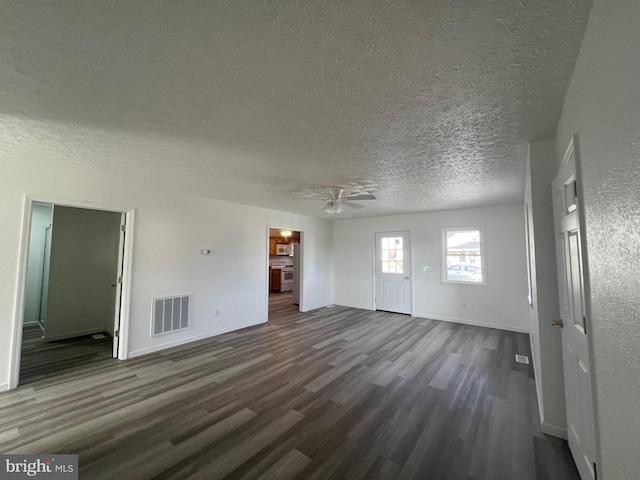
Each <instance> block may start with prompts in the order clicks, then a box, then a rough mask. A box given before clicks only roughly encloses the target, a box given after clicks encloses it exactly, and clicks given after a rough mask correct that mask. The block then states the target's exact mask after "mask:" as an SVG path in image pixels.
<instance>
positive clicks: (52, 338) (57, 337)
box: [42, 328, 106, 342]
mask: <svg viewBox="0 0 640 480" xmlns="http://www.w3.org/2000/svg"><path fill="white" fill-rule="evenodd" d="M103 332H106V330H105V329H102V330H99V329H95V328H92V329H90V330H83V331H80V332H70V333H64V334H62V335H53V336H50V337H42V341H43V342H56V341H58V340H66V339H67V338H75V337H84V336H86V335H93V334H95V333H103Z"/></svg>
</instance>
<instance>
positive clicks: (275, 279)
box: [269, 268, 282, 293]
mask: <svg viewBox="0 0 640 480" xmlns="http://www.w3.org/2000/svg"><path fill="white" fill-rule="evenodd" d="M270 271H271V274H270V276H271V281H270V282H269V285H270V289H269V291H270V292H271V293H280V286H281V285H280V281H281V273H282V271H281V270H280V269H279V268H271V269H270Z"/></svg>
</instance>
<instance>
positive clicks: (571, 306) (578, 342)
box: [552, 148, 596, 480]
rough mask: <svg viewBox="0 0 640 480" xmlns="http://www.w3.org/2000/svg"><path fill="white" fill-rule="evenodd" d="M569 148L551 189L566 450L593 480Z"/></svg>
mask: <svg viewBox="0 0 640 480" xmlns="http://www.w3.org/2000/svg"><path fill="white" fill-rule="evenodd" d="M575 165H576V161H575V152H574V151H573V148H571V149H570V150H569V152H568V153H567V158H566V161H565V162H563V165H562V167H561V169H560V172H559V173H558V176H557V177H556V178H555V180H554V181H553V184H552V188H553V209H554V223H555V234H556V257H557V262H558V289H559V295H560V315H561V321H562V324H561V326H562V353H563V362H564V384H565V395H566V402H567V435H568V440H569V448H570V449H571V453H572V454H573V458H574V460H575V462H576V465H577V467H578V471H579V472H580V476H581V477H582V479H583V480H586V479H594V478H595V468H596V467H595V463H594V462H595V428H594V427H595V425H594V408H593V395H592V385H591V362H590V358H589V348H588V341H587V335H588V332H589V327H588V321H587V318H586V311H585V297H584V268H583V267H584V264H583V255H582V242H581V237H580V220H579V217H578V201H579V199H578V195H577V194H578V192H577V184H576V166H575Z"/></svg>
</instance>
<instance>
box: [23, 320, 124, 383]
mask: <svg viewBox="0 0 640 480" xmlns="http://www.w3.org/2000/svg"><path fill="white" fill-rule="evenodd" d="M41 339H42V329H41V328H40V327H39V326H37V325H33V326H31V325H30V326H25V327H24V329H23V330H22V357H21V359H20V384H21V385H27V384H29V383H32V382H34V381H36V380H38V379H42V378H46V377H47V376H51V375H57V374H60V373H62V372H64V371H73V370H74V369H78V368H79V369H83V368H84V367H86V365H87V364H89V363H92V362H103V361H104V360H106V359H110V358H112V345H113V339H112V338H111V337H110V336H108V334H105V337H104V338H101V339H96V338H93V337H92V336H91V335H85V336H83V337H77V338H70V339H67V340H59V341H56V342H46V343H45V342H42V340H41Z"/></svg>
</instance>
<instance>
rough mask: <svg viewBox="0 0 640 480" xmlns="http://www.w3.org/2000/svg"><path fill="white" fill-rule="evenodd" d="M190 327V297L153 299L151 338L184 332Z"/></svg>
mask: <svg viewBox="0 0 640 480" xmlns="http://www.w3.org/2000/svg"><path fill="white" fill-rule="evenodd" d="M190 326H191V295H178V296H176V297H161V298H160V297H159V298H154V299H153V318H152V319H151V336H152V337H153V336H155V335H162V334H163V333H169V332H175V331H178V330H184V329H186V328H189V327H190Z"/></svg>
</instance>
